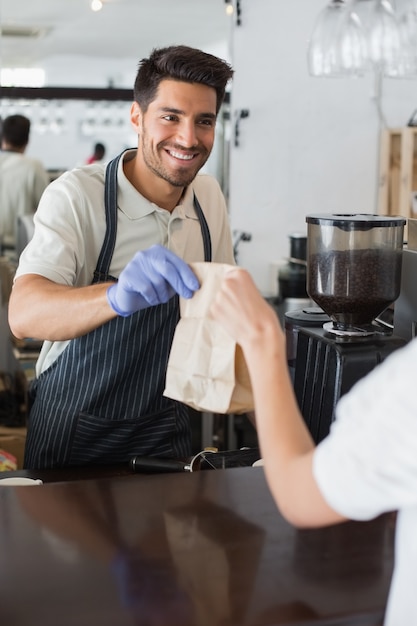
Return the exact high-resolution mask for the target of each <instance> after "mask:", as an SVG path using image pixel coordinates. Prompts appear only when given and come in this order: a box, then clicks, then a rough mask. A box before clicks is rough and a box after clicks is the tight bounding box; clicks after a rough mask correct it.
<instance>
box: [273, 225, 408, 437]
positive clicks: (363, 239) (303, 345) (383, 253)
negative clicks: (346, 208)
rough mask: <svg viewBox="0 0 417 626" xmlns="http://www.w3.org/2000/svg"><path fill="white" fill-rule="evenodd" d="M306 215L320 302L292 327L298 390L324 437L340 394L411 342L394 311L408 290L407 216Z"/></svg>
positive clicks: (314, 428)
mask: <svg viewBox="0 0 417 626" xmlns="http://www.w3.org/2000/svg"><path fill="white" fill-rule="evenodd" d="M306 222H307V293H308V295H309V297H310V298H311V300H312V301H313V303H314V305H316V306H313V307H309V308H308V309H306V310H304V311H302V312H299V315H298V316H297V315H296V314H295V312H290V313H287V314H286V318H285V329H286V336H287V355H288V364H289V367H290V372H291V375H292V378H293V385H294V391H295V395H296V398H297V401H298V404H299V407H300V410H301V413H302V415H303V417H304V420H305V422H306V424H307V426H308V428H309V430H310V433H311V435H312V437H313V439H314V441H315V442H316V443H318V442H319V441H321V440H322V439H323V438H324V437H326V435H327V434H328V432H329V430H330V426H331V423H332V422H333V421H334V419H335V408H336V404H337V402H338V400H339V398H340V397H341V396H342V395H344V394H345V393H346V392H347V391H349V389H351V387H352V386H353V385H354V384H355V383H356V382H357V381H358V380H359V379H360V378H362V377H363V376H365V375H366V374H367V373H368V372H370V371H371V370H372V369H373V368H374V367H375V366H376V365H378V364H379V363H381V362H382V361H383V360H384V359H385V358H386V357H387V356H388V355H389V354H391V353H392V352H393V351H394V350H396V349H398V348H400V347H401V346H403V345H404V344H405V343H406V342H407V339H406V338H404V337H401V336H398V335H397V334H395V333H394V326H393V323H392V320H393V315H392V314H391V315H390V313H392V308H391V307H392V305H393V303H394V302H395V300H396V299H397V298H398V296H399V294H400V286H401V272H402V252H403V236H404V225H405V219H404V218H402V217H393V216H381V215H373V214H316V215H308V216H307V217H306ZM387 312H388V315H386V313H387ZM300 320H301V322H300ZM309 320H311V322H310V321H309Z"/></svg>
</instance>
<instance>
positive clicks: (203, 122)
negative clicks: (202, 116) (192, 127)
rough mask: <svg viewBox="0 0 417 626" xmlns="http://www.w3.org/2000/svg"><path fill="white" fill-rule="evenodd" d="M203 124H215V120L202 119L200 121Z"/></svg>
mask: <svg viewBox="0 0 417 626" xmlns="http://www.w3.org/2000/svg"><path fill="white" fill-rule="evenodd" d="M199 123H200V124H201V125H202V126H214V121H213V120H210V119H207V120H200V122H199Z"/></svg>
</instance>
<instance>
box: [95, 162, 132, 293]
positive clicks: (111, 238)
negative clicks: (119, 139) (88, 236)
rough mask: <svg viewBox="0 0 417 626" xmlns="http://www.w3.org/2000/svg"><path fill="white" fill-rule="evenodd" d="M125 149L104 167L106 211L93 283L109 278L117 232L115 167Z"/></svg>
mask: <svg viewBox="0 0 417 626" xmlns="http://www.w3.org/2000/svg"><path fill="white" fill-rule="evenodd" d="M124 152H125V150H124V151H123V152H121V154H119V156H117V157H116V158H114V159H113V160H112V161H110V163H108V165H107V167H106V177H105V184H104V209H105V212H106V234H105V236H104V241H103V245H102V247H101V251H100V255H99V257H98V261H97V267H96V269H95V270H94V279H93V283H98V282H102V281H105V280H109V278H110V276H109V269H110V263H111V260H112V257H113V252H114V247H115V245H116V233H117V168H118V166H119V161H120V159H121V158H122V156H123V154H124ZM114 280H116V279H114Z"/></svg>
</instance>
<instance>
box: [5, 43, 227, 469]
mask: <svg viewBox="0 0 417 626" xmlns="http://www.w3.org/2000/svg"><path fill="white" fill-rule="evenodd" d="M232 76H233V70H232V69H231V67H230V65H229V64H228V63H226V62H225V61H223V60H221V59H219V58H217V57H215V56H213V55H210V54H207V53H205V52H202V51H201V50H196V49H194V48H189V47H186V46H171V47H168V48H161V49H155V50H154V51H153V52H152V54H151V55H150V57H149V58H147V59H143V60H142V61H141V62H140V63H139V69H138V73H137V76H136V80H135V85H134V102H133V104H132V107H131V123H132V126H133V128H134V130H135V132H136V133H137V135H138V147H137V149H132V150H126V151H125V152H123V153H122V154H121V155H119V156H118V157H117V158H116V159H114V160H112V161H110V162H109V163H108V164H101V163H97V164H93V165H90V166H87V167H80V168H77V169H75V170H72V171H69V172H67V173H65V174H63V175H62V176H61V177H59V178H58V179H57V180H55V181H54V182H53V183H52V184H51V185H50V186H49V187H48V189H47V191H46V192H45V194H44V196H43V198H42V201H41V203H40V205H39V207H38V211H37V214H36V218H35V233H34V236H33V239H32V240H31V242H30V244H29V246H28V247H27V248H26V250H25V251H24V253H23V254H22V255H21V257H20V261H19V267H18V269H17V272H16V278H15V283H14V286H13V290H12V295H11V298H10V305H9V323H10V327H11V330H12V332H13V334H14V335H15V336H16V337H18V338H24V337H36V338H38V339H42V340H44V344H43V347H42V351H41V354H40V357H39V360H38V363H37V368H36V380H35V381H34V383H33V385H32V387H31V389H30V395H31V401H32V408H31V411H30V415H29V422H28V437H27V444H26V453H25V467H27V468H47V467H59V466H67V465H85V464H89V463H95V464H104V463H117V462H127V460H128V459H129V457H130V456H133V455H135V454H145V455H155V456H165V457H183V456H188V455H189V454H190V453H191V434H190V425H189V420H188V409H187V407H185V406H183V405H181V404H180V403H178V402H175V401H173V400H170V399H168V398H165V397H164V396H163V390H164V386H165V374H166V366H167V360H168V356H169V351H170V347H171V342H172V337H173V333H174V330H175V326H176V324H177V321H178V316H179V308H178V295H181V296H183V297H186V298H187V297H191V296H192V294H193V293H194V291H195V290H196V289H198V287H199V284H198V281H197V279H196V277H195V275H194V274H193V272H192V271H191V269H190V268H189V266H188V263H190V262H194V261H215V262H219V263H234V259H233V245H232V237H231V233H230V227H229V222H228V216H227V210H226V203H225V199H224V197H223V194H222V192H221V189H220V187H219V184H218V183H217V181H216V180H215V179H214V178H212V177H211V176H208V175H204V174H199V171H200V169H201V168H202V167H203V165H204V163H205V162H206V161H207V159H208V157H209V156H210V153H211V150H212V147H213V143H214V138H215V125H216V119H217V115H218V112H219V109H220V106H221V104H222V102H223V99H224V95H225V89H226V85H227V83H228V81H229V80H230V79H231V78H232Z"/></svg>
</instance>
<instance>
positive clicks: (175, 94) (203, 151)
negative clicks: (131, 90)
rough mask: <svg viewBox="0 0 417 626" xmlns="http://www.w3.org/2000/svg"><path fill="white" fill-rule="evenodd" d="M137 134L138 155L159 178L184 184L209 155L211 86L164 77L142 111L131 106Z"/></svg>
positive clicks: (212, 110)
mask: <svg viewBox="0 0 417 626" xmlns="http://www.w3.org/2000/svg"><path fill="white" fill-rule="evenodd" d="M132 123H133V125H134V127H135V128H136V130H137V132H138V134H139V136H140V142H139V154H138V156H139V158H142V159H143V162H144V164H145V165H146V166H147V167H148V169H149V170H151V172H153V173H154V174H155V175H156V176H158V177H159V178H162V179H163V180H165V181H167V182H168V183H170V184H171V185H173V186H174V187H186V186H187V185H189V184H190V183H191V182H192V180H194V178H195V176H196V174H197V172H198V171H199V170H200V169H201V168H202V167H203V165H204V163H205V162H206V161H207V159H208V157H209V156H210V153H211V150H212V148H213V142H214V129H215V124H216V91H215V90H214V89H213V88H212V87H206V86H205V85H199V84H196V83H185V82H180V81H175V80H163V81H162V82H161V83H160V85H159V89H158V92H157V95H156V98H155V100H154V101H153V102H151V103H150V105H149V107H148V110H147V111H146V113H144V114H142V112H141V110H140V107H139V105H138V104H137V103H134V104H133V106H132Z"/></svg>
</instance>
